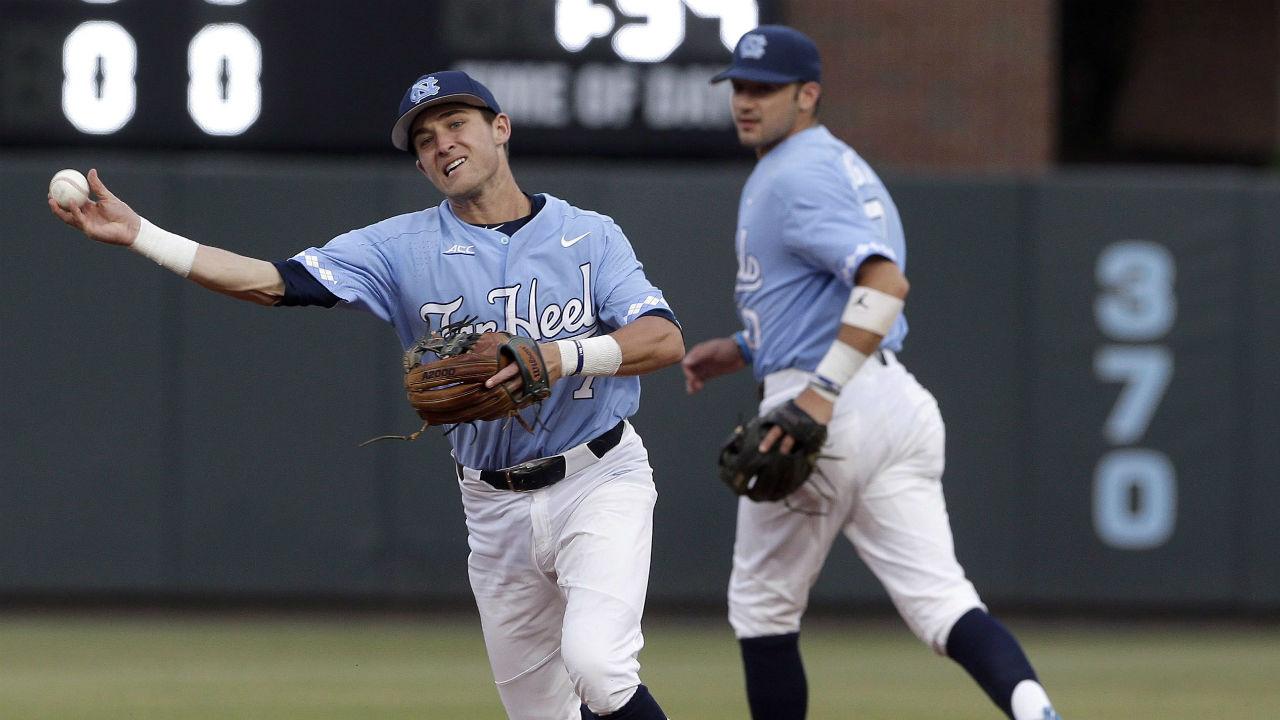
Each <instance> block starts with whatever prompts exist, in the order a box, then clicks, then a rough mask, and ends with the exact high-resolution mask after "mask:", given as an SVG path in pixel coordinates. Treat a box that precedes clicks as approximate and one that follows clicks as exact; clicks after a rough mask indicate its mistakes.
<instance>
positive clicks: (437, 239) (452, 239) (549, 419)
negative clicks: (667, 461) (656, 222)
mask: <svg viewBox="0 0 1280 720" xmlns="http://www.w3.org/2000/svg"><path fill="white" fill-rule="evenodd" d="M545 197H546V204H545V206H544V207H543V208H542V209H541V210H540V211H538V213H537V214H536V215H534V217H533V218H532V219H531V220H530V221H529V222H528V223H527V224H526V225H524V226H523V227H521V228H520V229H519V230H517V231H516V232H515V233H513V235H512V236H511V237H510V238H508V237H507V236H506V235H504V234H502V233H501V232H498V231H496V230H488V229H485V228H481V227H477V226H475V225H470V224H468V223H465V222H463V221H461V220H459V219H458V217H457V216H456V215H454V214H453V210H452V209H451V208H450V206H449V202H448V201H447V200H446V201H445V202H443V203H441V204H440V206H439V207H436V208H429V209H426V210H422V211H419V212H415V213H410V214H408V215H400V216H397V217H393V218H389V219H387V220H384V221H382V222H380V223H376V224H374V225H370V226H369V227H366V228H362V229H359V230H353V231H351V232H349V233H346V234H344V235H339V236H338V237H336V238H334V239H333V240H331V241H330V242H329V243H328V244H327V245H325V246H324V247H323V248H309V249H307V250H304V251H302V252H301V253H298V254H297V255H296V256H294V258H293V259H294V260H297V261H298V262H300V263H302V264H303V265H304V266H305V267H306V269H307V271H308V272H310V273H311V275H312V276H313V277H315V278H316V279H317V280H319V281H320V282H321V283H322V284H323V285H324V286H325V287H326V288H327V289H328V290H329V291H330V292H332V293H333V294H334V295H336V296H337V297H339V298H341V299H342V300H343V301H344V305H347V306H350V307H353V308H358V309H360V310H364V311H367V312H369V313H372V314H373V315H376V316H377V317H379V318H382V319H383V320H386V321H387V322H390V323H391V324H392V325H393V326H395V329H396V333H397V334H398V335H399V336H400V343H401V345H403V346H404V347H405V348H408V347H409V346H410V345H412V344H413V342H414V341H415V340H417V339H418V338H419V337H421V336H422V335H423V333H424V332H426V330H427V328H428V323H430V327H431V328H432V329H439V328H440V327H441V326H442V325H445V324H448V323H451V322H456V321H459V320H462V319H463V318H466V317H471V316H475V317H477V318H478V320H477V321H476V323H475V325H474V329H475V330H476V331H483V330H503V331H505V332H509V333H511V334H513V335H517V334H518V335H523V336H526V337H530V338H533V339H534V340H536V341H538V342H547V341H550V340H563V339H565V338H571V337H586V336H589V335H596V334H604V333H609V332H612V331H613V330H616V329H617V328H620V327H622V326H623V325H626V324H627V323H630V322H632V321H633V320H635V319H636V318H638V317H640V316H642V315H644V314H646V313H650V312H655V311H656V312H659V313H661V314H664V315H666V316H667V317H670V318H671V319H673V320H674V315H672V314H671V310H670V307H669V306H668V305H667V303H666V300H664V299H663V296H662V292H661V291H660V290H658V289H657V288H656V287H654V286H653V285H652V284H651V283H650V282H649V281H648V279H646V278H645V275H644V268H643V266H642V265H641V264H640V262H639V261H638V260H637V259H636V256H635V253H634V251H633V250H632V249H631V243H630V242H628V240H627V238H626V236H625V235H623V233H622V230H621V229H620V228H619V227H618V226H617V225H615V224H614V222H613V220H611V219H610V218H608V217H605V216H604V215H599V214H597V213H593V212H589V211H585V210H580V209H578V208H576V207H572V206H571V205H569V204H568V203H566V202H564V201H563V200H560V199H557V198H554V197H551V196H550V195H547V196H545ZM428 358H430V356H428ZM639 406H640V379H639V378H637V377H634V376H630V377H612V376H610V377H571V378H568V379H565V380H561V381H559V382H557V383H556V384H555V385H553V386H552V394H551V397H550V398H548V399H547V400H546V401H544V402H543V403H541V404H540V405H538V406H535V407H534V408H529V409H526V410H525V411H524V413H523V416H524V417H525V419H526V421H532V419H533V418H534V416H535V414H536V412H539V411H540V412H541V415H540V416H539V418H540V420H539V422H538V423H537V427H536V429H535V430H534V432H532V433H529V432H526V431H525V430H524V429H523V428H522V427H520V425H519V423H517V422H515V421H514V420H513V419H508V420H505V421H490V422H478V423H474V424H473V425H460V426H458V427H457V429H456V430H454V432H452V433H450V434H449V440H450V441H451V442H452V444H453V448H454V450H453V452H454V457H455V458H456V459H457V460H458V462H460V463H462V464H463V465H465V466H467V467H471V468H477V469H483V470H493V469H499V468H505V467H510V466H512V465H515V464H517V463H520V462H524V461H526V460H531V459H533V458H538V457H546V456H549V455H556V454H559V453H561V452H563V451H564V450H566V449H568V448H570V447H573V446H575V445H580V444H582V443H584V442H586V441H588V440H590V439H592V438H594V437H596V436H598V435H600V434H601V433H603V432H604V431H606V430H608V429H609V428H611V427H613V426H614V425H616V424H617V423H618V421H619V420H622V419H624V418H627V417H629V416H631V415H632V414H633V413H635V411H636V410H637V409H638V408H639Z"/></svg>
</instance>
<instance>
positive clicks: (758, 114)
mask: <svg viewBox="0 0 1280 720" xmlns="http://www.w3.org/2000/svg"><path fill="white" fill-rule="evenodd" d="M817 88H818V84H817V83H803V84H801V83H786V84H777V83H762V82H754V81H751V80H739V79H734V80H733V100H732V109H733V124H734V127H736V128H737V130H738V142H740V143H742V144H743V145H744V146H746V147H749V148H752V149H754V150H755V151H756V154H757V155H764V154H765V153H766V152H769V150H771V149H773V146H775V145H777V144H778V143H780V142H782V141H783V140H785V139H787V137H789V136H791V135H792V134H794V133H797V132H799V131H800V130H803V129H804V128H806V127H808V126H809V125H810V124H812V122H813V109H814V105H815V103H816V101H817V92H818V91H817Z"/></svg>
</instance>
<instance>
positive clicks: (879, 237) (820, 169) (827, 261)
mask: <svg viewBox="0 0 1280 720" xmlns="http://www.w3.org/2000/svg"><path fill="white" fill-rule="evenodd" d="M737 251H738V275H737V279H736V282H735V288H734V299H735V301H736V302H737V305H738V316H739V317H740V318H741V319H742V324H743V327H744V328H745V329H746V335H747V343H748V344H749V345H750V346H751V349H752V351H753V355H754V360H753V363H754V368H753V369H754V373H755V377H756V379H758V380H763V379H764V377H765V376H766V375H768V374H770V373H773V372H777V371H779V370H785V369H788V368H796V369H800V370H808V371H812V370H814V369H815V368H817V367H818V363H819V361H821V360H822V356H823V355H825V354H826V352H827V349H828V348H830V347H831V343H832V342H833V341H834V340H835V337H836V332H837V330H838V329H839V325H840V315H841V313H842V312H843V311H844V306H845V304H846V303H847V302H848V300H849V293H850V291H851V290H852V288H853V280H854V277H855V276H856V275H857V272H858V267H859V266H860V265H862V263H863V262H864V261H866V260H867V258H870V257H876V256H879V257H885V258H888V259H889V260H892V261H894V262H895V263H897V264H898V267H899V268H901V269H902V271H903V272H904V273H905V272H906V264H907V248H906V244H905V241H904V239H903V233H902V222H901V220H899V219H898V209H897V208H896V207H895V206H894V204H893V200H892V199H890V197H889V192H888V191H887V190H886V189H885V187H884V184H883V183H881V182H880V178H879V177H877V176H876V174H875V171H873V170H872V169H871V167H870V166H869V165H867V163H866V161H864V160H863V159H862V158H861V157H859V156H858V154H857V153H855V152H854V151H853V149H852V148H850V147H849V146H848V145H846V144H844V143H843V142H841V141H840V140H839V139H837V138H836V137H835V136H833V135H832V134H831V133H830V132H829V131H828V130H827V129H826V128H825V127H822V126H817V127H812V128H809V129H807V130H803V131H801V132H798V133H796V134H795V135H792V136H791V137H789V138H787V139H786V140H783V141H782V142H781V143H779V144H778V145H777V146H776V147H774V148H773V149H772V150H770V151H769V152H768V153H766V154H765V156H764V157H763V158H761V159H760V161H759V162H758V163H757V164H756V167H755V170H754V171H753V172H752V173H751V177H750V178H748V179H747V184H746V187H744V188H743V190H742V198H741V201H740V202H739V205H738V235H737ZM906 336H907V320H906V317H905V316H900V317H899V318H898V320H897V321H896V322H895V323H894V326H893V328H892V329H891V330H890V331H889V334H888V336H886V337H885V339H884V341H883V342H882V343H881V345H880V346H881V347H883V348H886V349H889V350H895V351H896V350H901V349H902V341H903V340H904V339H905V338H906Z"/></svg>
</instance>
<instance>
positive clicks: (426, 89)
mask: <svg viewBox="0 0 1280 720" xmlns="http://www.w3.org/2000/svg"><path fill="white" fill-rule="evenodd" d="M438 92H440V86H439V85H438V84H436V79H435V78H434V77H429V78H427V79H426V80H421V81H419V82H416V83H414V84H413V88H412V89H411V90H409V102H411V103H413V104H414V105H417V104H418V103H420V102H422V99H423V98H429V97H431V96H432V95H435V94H436V93H438Z"/></svg>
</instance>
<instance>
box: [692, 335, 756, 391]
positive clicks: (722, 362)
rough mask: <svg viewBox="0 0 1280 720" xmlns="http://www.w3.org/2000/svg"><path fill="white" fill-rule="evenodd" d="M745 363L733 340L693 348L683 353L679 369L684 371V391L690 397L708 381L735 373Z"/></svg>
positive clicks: (711, 341) (724, 338)
mask: <svg viewBox="0 0 1280 720" xmlns="http://www.w3.org/2000/svg"><path fill="white" fill-rule="evenodd" d="M746 365H747V361H746V360H745V359H744V358H743V357H742V351H740V350H738V344H737V343H735V342H734V341H733V338H727V337H722V338H715V339H714V340H706V341H703V342H700V343H698V344H697V345H694V346H693V349H692V350H690V351H689V352H687V353H685V356H684V360H683V361H681V363H680V367H681V369H683V370H684V389H685V392H687V393H689V394H690V395H692V394H694V393H696V392H698V391H699V390H701V389H702V386H703V385H705V384H706V383H707V381H708V380H712V379H715V378H718V377H720V376H721V375H727V374H729V373H731V372H737V371H738V370H741V369H742V368H744V367H746Z"/></svg>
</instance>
